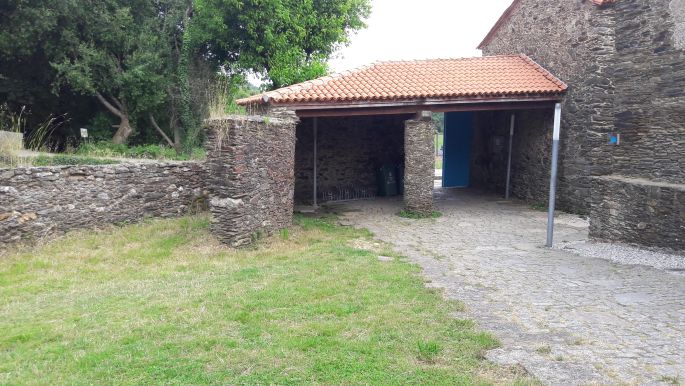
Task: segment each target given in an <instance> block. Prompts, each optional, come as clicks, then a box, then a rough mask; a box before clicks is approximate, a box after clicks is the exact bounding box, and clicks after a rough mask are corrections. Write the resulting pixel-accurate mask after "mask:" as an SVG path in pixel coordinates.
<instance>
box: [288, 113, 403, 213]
mask: <svg viewBox="0 0 685 386" xmlns="http://www.w3.org/2000/svg"><path fill="white" fill-rule="evenodd" d="M411 117H412V116H411V115H407V116H404V115H401V116H400V115H380V116H358V117H320V118H317V120H318V122H317V143H318V145H317V158H318V161H317V187H318V189H317V190H318V202H324V201H327V200H328V199H329V195H331V194H335V193H336V192H339V191H341V190H348V191H354V192H356V193H358V194H363V193H366V194H367V195H369V196H374V195H376V193H377V183H376V172H377V170H378V169H379V168H380V167H381V166H382V165H384V164H391V165H399V164H403V163H404V121H405V120H407V119H410V118H411ZM313 122H314V119H313V118H304V119H302V121H301V122H300V124H298V125H297V146H296V152H295V177H296V179H295V200H296V201H297V202H298V203H302V204H311V203H312V202H313V199H312V195H313V183H314V179H313V170H314V132H313Z"/></svg>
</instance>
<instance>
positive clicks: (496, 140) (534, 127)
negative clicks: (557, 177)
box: [471, 107, 554, 203]
mask: <svg viewBox="0 0 685 386" xmlns="http://www.w3.org/2000/svg"><path fill="white" fill-rule="evenodd" d="M512 113H513V114H514V115H515V121H514V137H513V142H512V158H511V192H512V194H513V195H514V196H517V197H520V198H523V199H525V200H527V201H530V202H535V203H543V202H546V201H547V200H548V198H549V197H548V192H549V163H550V159H551V152H552V150H551V147H552V146H551V145H552V124H553V118H554V112H553V111H552V108H551V107H550V108H549V109H535V110H519V111H482V112H477V113H476V115H475V118H474V120H475V121H474V127H475V130H474V136H473V145H472V147H471V149H472V155H471V186H473V187H474V188H477V189H482V190H487V191H490V192H495V193H498V194H501V195H504V192H505V189H506V186H505V185H506V177H507V158H508V152H509V130H510V127H511V115H512Z"/></svg>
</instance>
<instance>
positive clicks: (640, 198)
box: [590, 176, 685, 250]
mask: <svg viewBox="0 0 685 386" xmlns="http://www.w3.org/2000/svg"><path fill="white" fill-rule="evenodd" d="M592 200H593V202H592V211H591V212H590V234H592V235H593V236H594V237H596V238H600V239H604V240H610V241H620V242H624V243H630V244H643V245H650V246H655V247H666V248H671V249H676V250H685V185H683V184H672V183H667V182H655V181H652V180H647V179H639V178H626V177H620V176H601V177H595V178H593V189H592Z"/></svg>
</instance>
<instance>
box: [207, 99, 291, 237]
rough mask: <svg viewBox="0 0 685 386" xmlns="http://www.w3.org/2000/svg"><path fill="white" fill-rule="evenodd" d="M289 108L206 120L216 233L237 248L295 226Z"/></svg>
mask: <svg viewBox="0 0 685 386" xmlns="http://www.w3.org/2000/svg"><path fill="white" fill-rule="evenodd" d="M297 122H298V119H297V117H296V116H295V114H294V113H292V112H289V111H272V112H270V116H230V117H226V118H221V119H213V120H209V121H207V123H206V126H207V128H206V131H207V141H206V143H205V146H206V149H207V168H208V171H209V179H208V183H209V191H210V192H211V193H210V195H211V198H210V200H209V208H210V211H211V213H212V232H213V233H214V234H215V235H216V236H217V237H218V238H219V240H221V241H222V242H224V243H226V244H229V245H231V246H234V247H239V246H243V245H247V244H250V243H251V242H253V241H254V240H255V239H256V238H257V237H259V235H260V234H262V233H264V234H269V233H272V232H274V231H276V230H278V229H282V228H286V227H288V226H290V225H291V224H292V216H293V196H294V188H295V171H294V169H295V127H296V125H297Z"/></svg>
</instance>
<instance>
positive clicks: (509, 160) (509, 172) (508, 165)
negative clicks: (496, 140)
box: [504, 113, 516, 200]
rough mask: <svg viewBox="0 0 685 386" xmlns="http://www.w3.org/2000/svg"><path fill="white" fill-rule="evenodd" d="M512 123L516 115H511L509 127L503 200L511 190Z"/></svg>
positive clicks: (506, 198)
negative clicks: (505, 185)
mask: <svg viewBox="0 0 685 386" xmlns="http://www.w3.org/2000/svg"><path fill="white" fill-rule="evenodd" d="M514 122H516V114H513V113H512V114H511V125H510V126H509V159H508V160H507V187H506V190H505V192H504V199H505V200H508V199H509V192H510V190H511V149H512V147H513V143H514Z"/></svg>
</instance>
